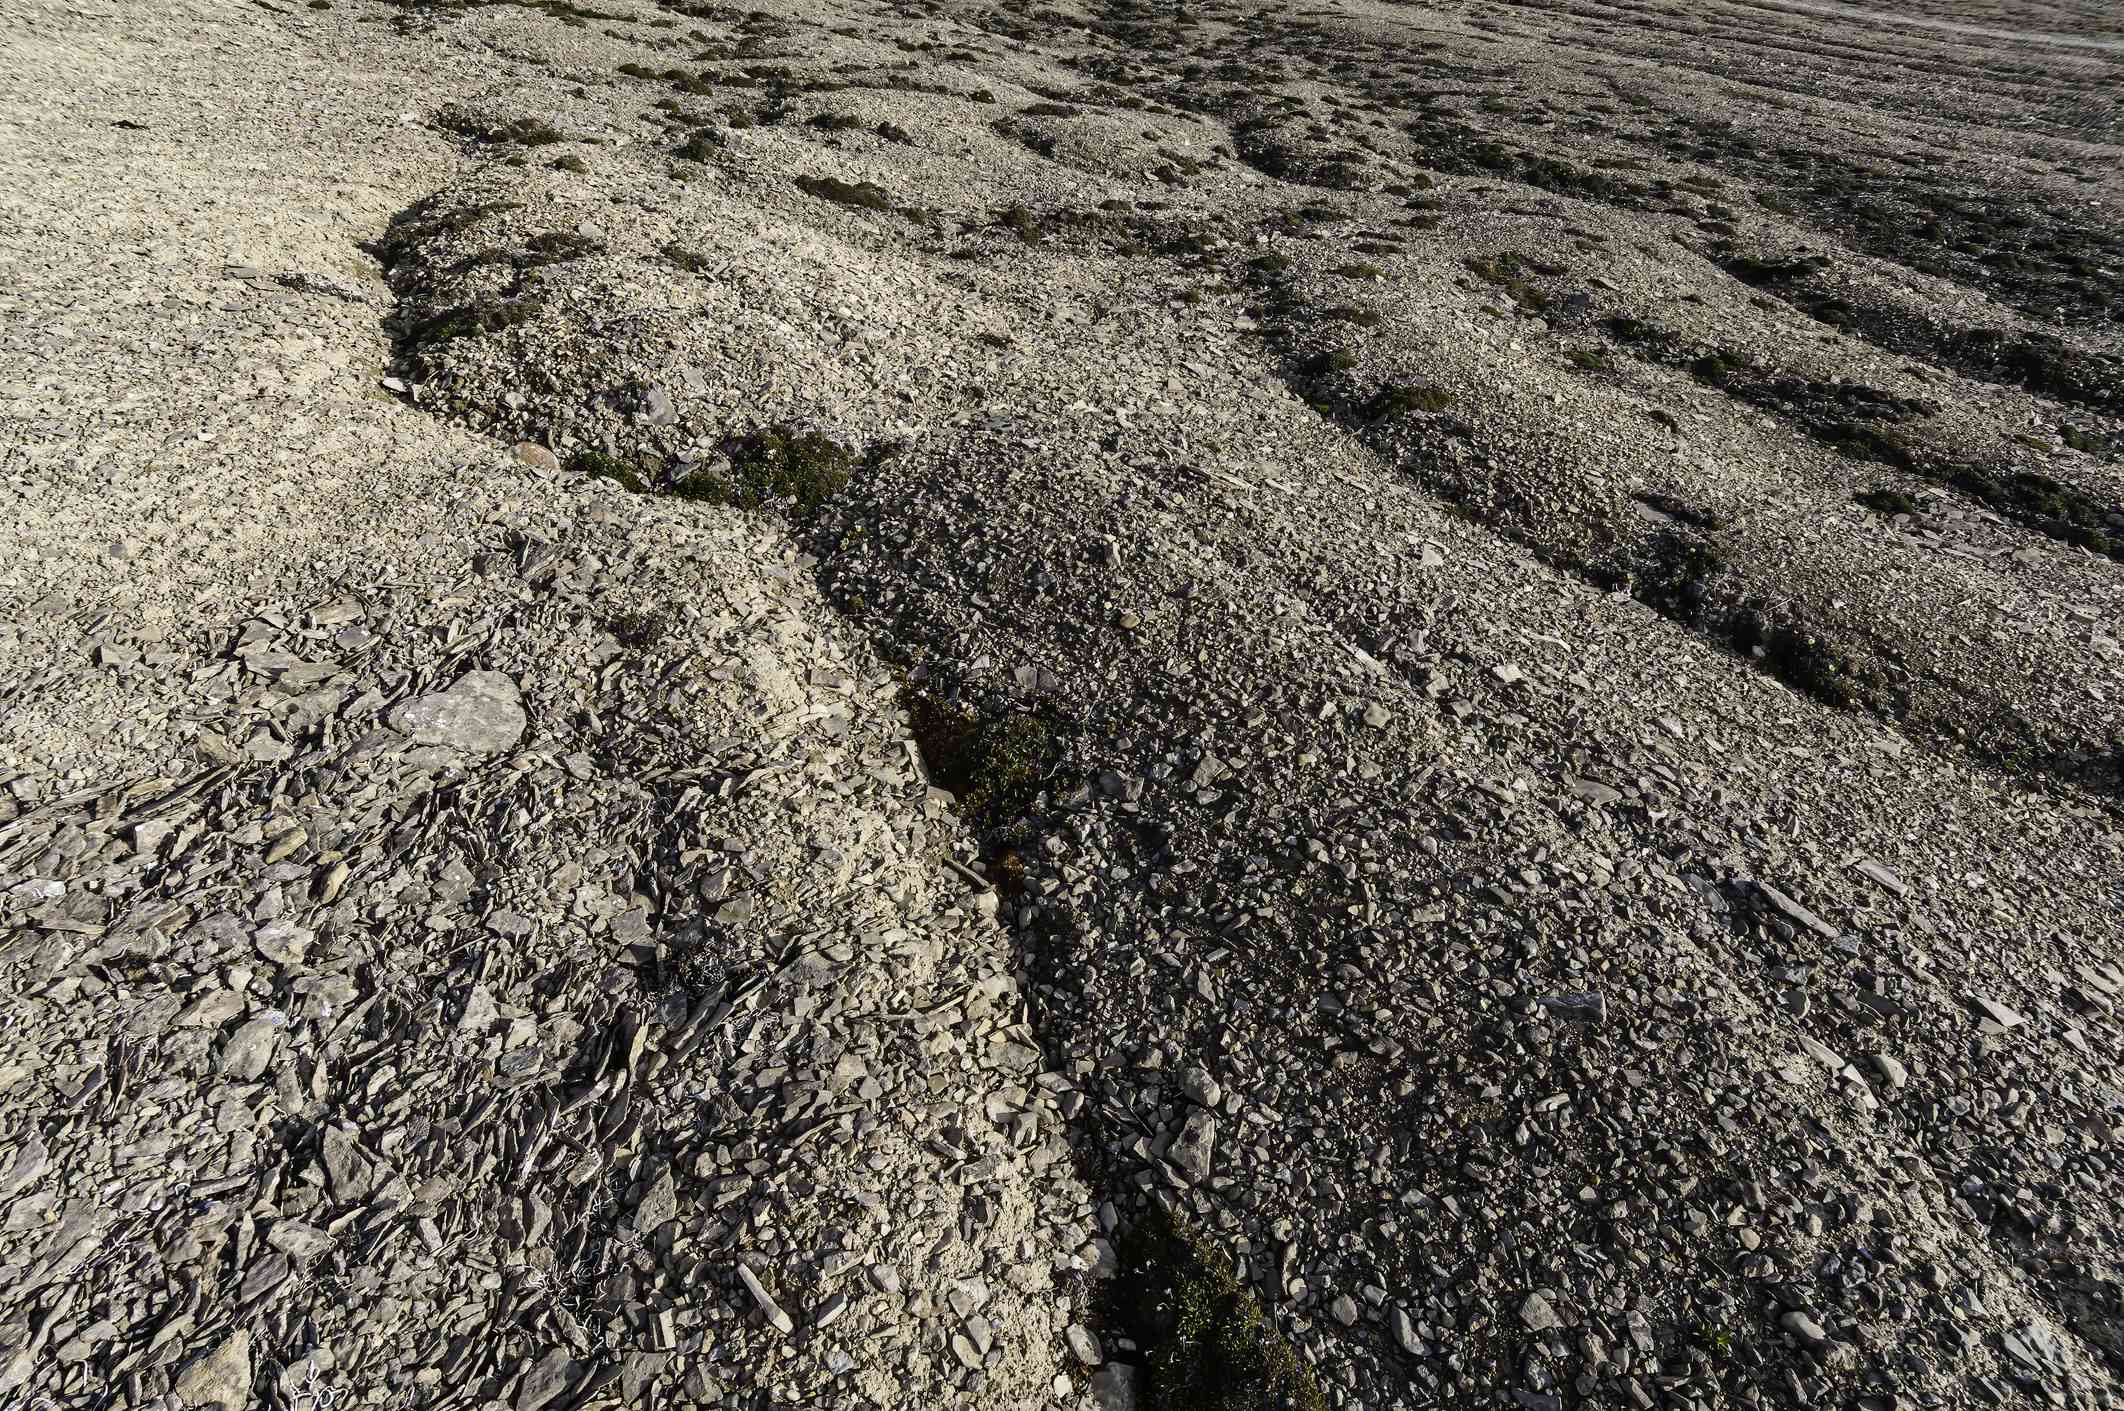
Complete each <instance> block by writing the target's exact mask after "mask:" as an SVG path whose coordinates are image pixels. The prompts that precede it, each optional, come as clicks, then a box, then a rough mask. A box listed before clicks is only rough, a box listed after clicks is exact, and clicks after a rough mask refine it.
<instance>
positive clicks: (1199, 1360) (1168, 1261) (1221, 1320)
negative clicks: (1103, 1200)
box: [1105, 1209, 1327, 1411]
mask: <svg viewBox="0 0 2124 1411" xmlns="http://www.w3.org/2000/svg"><path fill="white" fill-rule="evenodd" d="M1116 1252H1117V1253H1118V1254H1119V1256H1120V1263H1121V1270H1120V1275H1119V1277H1117V1278H1116V1279H1115V1280H1114V1281H1113V1282H1112V1284H1111V1285H1110V1286H1109V1288H1108V1289H1107V1291H1106V1295H1105V1297H1106V1299H1107V1305H1108V1306H1107V1309H1106V1314H1107V1323H1108V1326H1109V1328H1110V1329H1112V1330H1113V1331H1116V1332H1119V1333H1121V1334H1123V1335H1124V1336H1127V1337H1130V1338H1132V1339H1134V1340H1135V1342H1136V1343H1137V1345H1138V1346H1140V1347H1142V1348H1144V1349H1145V1351H1146V1352H1147V1354H1148V1359H1147V1365H1146V1366H1145V1368H1144V1386H1143V1402H1142V1404H1143V1407H1144V1411H1236V1408H1242V1407H1243V1408H1249V1411H1251V1408H1255V1407H1267V1406H1279V1407H1291V1408H1295V1411H1324V1408H1325V1407H1326V1405H1327V1402H1326V1399H1325V1398H1324V1397H1323V1396H1322V1395H1321V1391H1320V1384H1319V1383H1318V1382H1317V1381H1316V1380H1315V1379H1314V1377H1313V1374H1312V1371H1311V1369H1309V1368H1308V1367H1306V1365H1305V1364H1304V1363H1303V1362H1301V1361H1300V1360H1299V1359H1298V1355H1297V1353H1296V1352H1294V1351H1293V1350H1292V1349H1291V1346H1290V1344H1289V1343H1288V1342H1287V1341H1285V1340H1284V1338H1283V1336H1282V1335H1281V1334H1280V1333H1278V1332H1277V1330H1276V1328H1275V1325H1274V1324H1273V1323H1271V1322H1270V1321H1269V1318H1268V1315H1267V1314H1266V1313H1264V1312H1263V1311H1262V1308H1261V1304H1260V1302H1259V1300H1257V1299H1256V1298H1255V1297H1254V1295H1253V1293H1252V1292H1251V1291H1250V1290H1248V1289H1247V1288H1246V1287H1245V1286H1243V1285H1242V1284H1241V1283H1240V1282H1239V1280H1238V1277H1237V1275H1236V1274H1235V1273H1234V1271H1233V1268H1232V1262H1231V1260H1230V1259H1229V1258H1228V1257H1226V1255H1225V1253H1224V1251H1223V1250H1221V1249H1219V1248H1218V1247H1217V1246H1216V1244H1215V1243H1214V1242H1212V1241H1211V1239H1210V1238H1209V1237H1208V1236H1207V1235H1205V1234H1204V1233H1203V1232H1202V1231H1200V1230H1198V1229H1196V1228H1195V1227H1193V1226H1192V1225H1189V1224H1185V1223H1182V1222H1181V1221H1179V1220H1177V1219H1175V1218H1174V1217H1173V1216H1172V1215H1170V1214H1168V1213H1166V1212H1165V1211H1163V1210H1156V1209H1154V1210H1152V1211H1151V1212H1150V1213H1149V1214H1148V1215H1146V1216H1145V1217H1143V1218H1142V1219H1139V1220H1138V1221H1137V1222H1136V1223H1135V1225H1134V1226H1133V1228H1131V1229H1130V1230H1129V1231H1128V1233H1127V1234H1126V1235H1125V1236H1123V1238H1122V1240H1121V1243H1120V1248H1119V1249H1118V1250H1117V1251H1116Z"/></svg>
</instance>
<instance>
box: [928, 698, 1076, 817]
mask: <svg viewBox="0 0 2124 1411" xmlns="http://www.w3.org/2000/svg"><path fill="white" fill-rule="evenodd" d="M906 705H907V715H908V720H909V723H910V724H911V725H912V726H913V728H914V736H915V743H916V745H917V746H919V747H920V749H921V751H922V759H923V762H924V763H925V764H926V765H927V766H928V768H929V773H930V777H931V778H932V779H934V780H935V781H936V782H937V785H938V786H939V787H940V788H943V789H947V790H949V791H950V792H951V794H952V796H953V797H954V798H955V799H957V800H958V804H959V809H960V812H961V813H963V814H964V815H965V816H966V817H967V818H968V819H969V820H971V821H972V822H973V823H974V824H975V826H977V827H980V828H994V827H999V826H1001V825H1004V824H1008V823H1010V822H1012V821H1013V820H1014V819H1015V818H1016V817H1017V816H1018V815H1019V814H1021V813H1023V812H1024V811H1025V810H1026V809H1027V808H1029V807H1030V806H1031V804H1032V800H1033V795H1034V794H1035V793H1036V792H1037V790H1038V787H1039V781H1040V777H1041V775H1042V773H1043V772H1044V771H1045V770H1046V769H1047V767H1048V766H1049V765H1050V763H1051V762H1052V760H1051V755H1052V752H1053V750H1054V746H1055V738H1054V732H1053V727H1052V726H1051V725H1049V723H1048V722H1047V721H1045V720H1043V719H1041V718H1040V717H1039V716H1037V715H1033V714H1031V713H1029V712H1025V711H1009V712H1005V713H1003V714H1000V715H996V716H992V717H988V718H983V717H982V716H980V715H977V714H976V713H975V712H974V711H973V710H972V709H970V708H969V707H967V706H965V705H962V704H958V703H956V702H953V701H951V700H949V699H947V698H946V697H944V696H942V695H940V694H938V693H937V692H936V691H934V690H930V689H923V690H912V691H909V692H908V693H907V696H906Z"/></svg>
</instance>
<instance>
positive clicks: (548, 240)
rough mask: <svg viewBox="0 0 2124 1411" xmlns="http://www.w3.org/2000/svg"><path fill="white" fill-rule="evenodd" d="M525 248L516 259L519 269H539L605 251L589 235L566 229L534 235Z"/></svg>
mask: <svg viewBox="0 0 2124 1411" xmlns="http://www.w3.org/2000/svg"><path fill="white" fill-rule="evenodd" d="M524 250H525V253H524V254H522V255H520V256H518V257H517V259H516V265H517V267H518V268H519V269H538V268H541V267H542V266H545V265H557V264H561V263H564V262H565V261H568V260H580V259H582V258H584V257H585V256H587V255H601V254H603V253H604V252H605V247H604V246H602V245H600V244H598V243H597V242H596V241H595V240H592V239H591V238H590V237H589V236H587V235H577V234H575V233H574V232H572V231H565V230H548V231H545V232H542V233H541V234H538V235H534V236H532V237H531V238H530V239H529V240H528V241H526V242H525V244H524Z"/></svg>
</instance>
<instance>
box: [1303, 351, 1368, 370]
mask: <svg viewBox="0 0 2124 1411" xmlns="http://www.w3.org/2000/svg"><path fill="white" fill-rule="evenodd" d="M1298 366H1299V370H1300V371H1301V372H1303V373H1305V374H1306V376H1308V377H1326V376H1327V375H1328V374H1329V373H1333V372H1348V371H1349V370H1350V369H1351V368H1353V367H1355V366H1357V355H1356V354H1355V353H1353V352H1351V351H1350V350H1349V349H1347V348H1322V349H1321V350H1320V351H1319V352H1317V353H1314V354H1312V355H1311V356H1310V357H1308V358H1306V359H1305V360H1304V361H1303V362H1301V363H1300V364H1299V365H1298Z"/></svg>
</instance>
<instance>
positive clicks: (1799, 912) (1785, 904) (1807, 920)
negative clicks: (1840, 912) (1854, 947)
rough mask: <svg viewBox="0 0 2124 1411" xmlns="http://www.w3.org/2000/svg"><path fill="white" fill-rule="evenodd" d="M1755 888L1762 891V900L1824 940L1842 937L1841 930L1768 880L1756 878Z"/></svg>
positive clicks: (1836, 939)
mask: <svg viewBox="0 0 2124 1411" xmlns="http://www.w3.org/2000/svg"><path fill="white" fill-rule="evenodd" d="M1755 889H1756V891H1758V892H1760V893H1762V896H1763V900H1765V901H1767V902H1769V903H1770V905H1771V906H1773V907H1774V908H1776V909H1777V910H1778V911H1781V912H1783V913H1784V914H1785V915H1786V917H1788V918H1789V919H1791V920H1793V921H1797V922H1798V923H1799V924H1800V925H1802V926H1805V927H1806V928H1807V929H1808V930H1810V931H1813V932H1815V933H1816V934H1817V935H1819V936H1821V937H1822V938H1823V939H1824V940H1829V941H1838V940H1842V939H1843V932H1841V931H1839V930H1837V929H1836V927H1834V926H1832V925H1830V924H1829V923H1828V922H1826V921H1824V920H1822V918H1821V917H1819V916H1816V915H1815V914H1814V913H1813V912H1811V911H1809V910H1808V909H1807V908H1806V907H1804V906H1801V905H1800V904H1799V903H1798V902H1796V901H1794V900H1793V899H1792V898H1791V897H1788V896H1786V895H1785V894H1784V893H1783V892H1781V891H1779V890H1778V889H1777V888H1775V887H1773V886H1771V885H1770V884H1769V883H1768V882H1764V881H1761V880H1758V881H1757V882H1756V884H1755Z"/></svg>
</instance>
